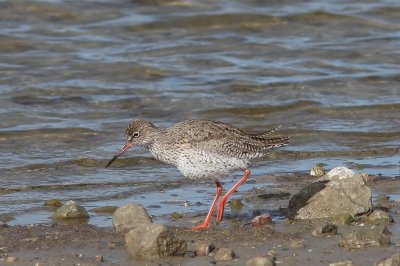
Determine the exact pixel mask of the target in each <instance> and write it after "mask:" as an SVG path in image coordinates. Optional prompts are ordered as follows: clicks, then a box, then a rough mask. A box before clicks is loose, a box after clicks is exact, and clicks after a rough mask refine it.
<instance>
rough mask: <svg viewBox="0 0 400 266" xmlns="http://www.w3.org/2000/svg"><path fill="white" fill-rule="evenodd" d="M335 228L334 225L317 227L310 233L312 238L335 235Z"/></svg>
mask: <svg viewBox="0 0 400 266" xmlns="http://www.w3.org/2000/svg"><path fill="white" fill-rule="evenodd" d="M336 234H337V226H336V225H334V224H325V225H323V226H318V227H316V228H315V229H314V230H313V231H312V235H313V236H320V235H336Z"/></svg>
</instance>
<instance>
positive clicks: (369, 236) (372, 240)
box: [339, 225, 390, 249]
mask: <svg viewBox="0 0 400 266" xmlns="http://www.w3.org/2000/svg"><path fill="white" fill-rule="evenodd" d="M389 244H390V232H389V230H388V229H387V227H386V226H384V225H378V226H375V225H373V226H363V227H359V226H357V227H354V228H352V230H351V231H350V232H348V233H344V234H343V235H342V238H341V239H340V240H339V245H340V246H341V247H345V248H348V249H359V248H364V247H367V246H374V247H382V246H384V247H385V246H389Z"/></svg>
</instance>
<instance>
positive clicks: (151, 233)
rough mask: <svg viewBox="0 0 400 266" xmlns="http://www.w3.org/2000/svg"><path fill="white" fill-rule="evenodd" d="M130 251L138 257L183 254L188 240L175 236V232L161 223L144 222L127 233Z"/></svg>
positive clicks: (126, 242)
mask: <svg viewBox="0 0 400 266" xmlns="http://www.w3.org/2000/svg"><path fill="white" fill-rule="evenodd" d="M125 244H126V248H127V250H128V253H129V254H130V255H131V256H132V257H137V258H160V257H164V256H183V255H184V254H185V251H186V241H185V240H181V239H179V238H177V237H175V235H174V232H173V231H171V230H168V229H167V227H165V226H164V225H161V224H153V223H144V224H143V223H142V224H138V225H137V226H136V227H135V228H133V229H131V230H130V231H129V232H128V233H127V234H126V235H125Z"/></svg>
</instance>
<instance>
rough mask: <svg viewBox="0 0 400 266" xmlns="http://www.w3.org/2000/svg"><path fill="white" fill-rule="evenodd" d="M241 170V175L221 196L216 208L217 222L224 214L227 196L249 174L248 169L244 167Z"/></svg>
mask: <svg viewBox="0 0 400 266" xmlns="http://www.w3.org/2000/svg"><path fill="white" fill-rule="evenodd" d="M243 172H244V175H243V177H242V178H241V179H240V180H239V181H238V182H237V183H236V184H235V185H234V186H233V187H232V188H231V189H230V190H228V192H226V194H225V195H224V196H223V197H222V198H221V201H220V202H219V205H218V209H217V223H219V222H220V221H221V220H222V217H223V216H224V208H225V204H226V201H227V200H228V198H229V196H230V195H231V194H232V193H233V192H234V191H235V190H236V189H237V188H238V187H239V186H240V185H241V184H243V182H244V181H246V179H247V178H248V177H249V176H250V170H248V169H244V170H243Z"/></svg>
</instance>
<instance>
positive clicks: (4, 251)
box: [0, 247, 9, 253]
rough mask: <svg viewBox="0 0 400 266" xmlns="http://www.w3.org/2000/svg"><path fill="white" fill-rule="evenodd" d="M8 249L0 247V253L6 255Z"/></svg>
mask: <svg viewBox="0 0 400 266" xmlns="http://www.w3.org/2000/svg"><path fill="white" fill-rule="evenodd" d="M8 252H9V249H8V247H0V253H8Z"/></svg>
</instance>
